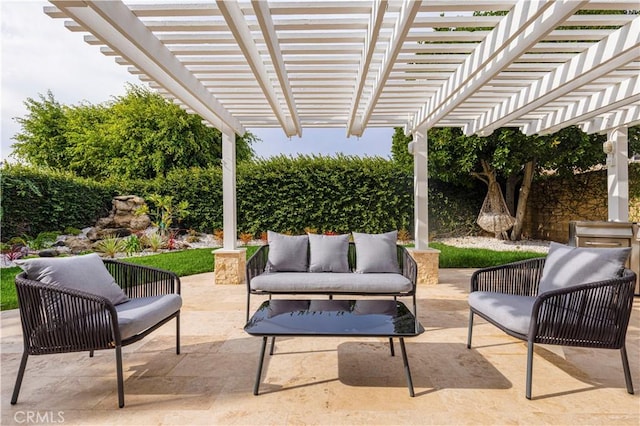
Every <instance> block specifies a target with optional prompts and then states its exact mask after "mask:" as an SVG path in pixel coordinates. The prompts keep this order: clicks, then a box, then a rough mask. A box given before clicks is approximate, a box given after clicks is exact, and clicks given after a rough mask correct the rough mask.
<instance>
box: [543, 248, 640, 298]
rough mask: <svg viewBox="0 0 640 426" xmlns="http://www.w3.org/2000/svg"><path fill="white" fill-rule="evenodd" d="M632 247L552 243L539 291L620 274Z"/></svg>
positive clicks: (601, 279) (606, 278)
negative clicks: (591, 246) (593, 246)
mask: <svg viewBox="0 0 640 426" xmlns="http://www.w3.org/2000/svg"><path fill="white" fill-rule="evenodd" d="M630 253H631V248H585V247H570V246H566V245H563V244H558V243H551V245H550V246H549V254H548V255H547V258H546V260H545V262H544V269H543V270H542V277H541V278H540V286H539V293H544V292H547V291H551V290H556V289H560V288H566V287H569V286H574V285H579V284H586V283H590V282H596V281H603V280H608V279H611V278H615V277H618V276H620V272H621V271H622V269H623V268H624V264H625V262H626V261H627V258H628V257H629V254H630Z"/></svg>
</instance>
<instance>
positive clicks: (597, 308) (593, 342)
mask: <svg viewBox="0 0 640 426" xmlns="http://www.w3.org/2000/svg"><path fill="white" fill-rule="evenodd" d="M544 262H545V258H538V259H531V260H524V261H520V262H514V263H511V264H507V265H503V266H497V267H490V268H484V269H479V270H477V271H475V272H474V273H473V275H472V276H471V292H474V291H488V292H499V293H503V294H512V295H520V296H532V297H536V300H535V303H534V305H533V310H532V313H531V323H530V328H529V333H528V334H521V333H518V332H514V331H513V330H509V329H508V328H506V327H505V326H504V325H502V324H500V323H498V322H496V321H494V320H493V319H491V318H488V317H487V316H486V315H483V314H482V313H481V312H478V311H476V310H474V309H473V308H471V309H470V314H469V333H468V339H467V347H468V348H469V349H470V348H471V337H472V332H473V318H474V315H479V316H480V317H482V318H483V319H485V320H486V321H488V322H489V323H491V324H493V325H495V326H496V327H498V328H499V329H501V330H502V331H504V332H505V333H507V334H508V335H510V336H513V337H515V338H518V339H521V340H524V341H526V342H527V379H526V397H527V399H531V382H532V369H533V352H534V344H535V343H542V344H548V345H563V346H577V347H583V348H600V349H618V350H620V354H621V357H622V367H623V369H624V377H625V381H626V385H627V392H628V393H630V394H633V384H632V381H631V372H630V370H629V360H628V358H627V351H626V348H625V339H626V333H627V327H628V325H629V318H630V316H631V309H632V306H633V292H634V287H635V282H636V275H635V273H634V272H633V271H631V270H630V269H625V270H624V271H623V273H622V275H621V276H620V277H619V278H615V279H611V280H606V281H599V282H592V283H588V284H582V285H576V286H572V287H568V288H563V289H560V290H553V291H549V292H545V293H543V294H538V285H539V283H540V278H541V276H542V270H543V267H544Z"/></svg>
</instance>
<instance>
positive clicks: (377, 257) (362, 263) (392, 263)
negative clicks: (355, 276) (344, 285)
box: [353, 231, 400, 274]
mask: <svg viewBox="0 0 640 426" xmlns="http://www.w3.org/2000/svg"><path fill="white" fill-rule="evenodd" d="M353 241H354V242H355V244H356V272H358V273H361V274H366V273H371V272H376V273H379V272H389V273H394V274H398V273H400V266H399V265H398V249H397V247H396V244H397V242H398V231H391V232H387V233H384V234H362V233H360V232H354V233H353Z"/></svg>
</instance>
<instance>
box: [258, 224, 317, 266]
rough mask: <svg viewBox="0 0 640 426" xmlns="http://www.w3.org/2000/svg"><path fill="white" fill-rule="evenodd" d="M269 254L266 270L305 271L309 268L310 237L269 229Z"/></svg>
mask: <svg viewBox="0 0 640 426" xmlns="http://www.w3.org/2000/svg"><path fill="white" fill-rule="evenodd" d="M267 241H268V242H269V255H268V257H267V266H266V268H265V270H266V271H292V272H304V271H306V270H307V258H308V253H309V237H307V236H306V235H295V236H294V235H284V234H279V233H277V232H273V231H267Z"/></svg>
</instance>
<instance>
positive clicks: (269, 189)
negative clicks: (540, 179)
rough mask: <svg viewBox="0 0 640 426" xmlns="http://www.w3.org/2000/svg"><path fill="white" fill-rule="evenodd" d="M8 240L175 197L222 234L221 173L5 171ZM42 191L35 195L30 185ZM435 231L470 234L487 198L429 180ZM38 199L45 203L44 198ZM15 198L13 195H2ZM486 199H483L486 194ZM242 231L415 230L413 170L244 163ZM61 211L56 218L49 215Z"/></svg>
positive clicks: (201, 227)
mask: <svg viewBox="0 0 640 426" xmlns="http://www.w3.org/2000/svg"><path fill="white" fill-rule="evenodd" d="M2 177H3V179H2V190H3V201H2V204H3V208H4V210H5V212H4V213H5V215H4V218H3V219H4V220H3V224H2V227H3V229H2V238H3V240H6V239H8V238H10V237H11V236H14V235H20V234H21V233H28V234H30V235H37V234H38V233H39V232H42V231H50V230H61V229H64V228H66V227H67V226H73V227H76V228H82V227H85V226H91V225H93V224H94V223H95V221H96V220H97V219H98V218H99V217H102V216H105V215H106V214H107V213H108V211H109V209H110V208H111V198H112V196H114V195H119V194H120V195H123V194H136V195H140V196H142V197H146V196H148V195H149V194H153V193H158V194H161V195H172V196H173V197H174V201H175V202H179V201H182V200H186V201H188V202H189V205H190V207H189V211H190V214H189V216H188V217H187V218H186V219H185V220H184V221H183V222H182V223H181V224H180V226H181V227H183V228H192V229H196V230H198V231H201V232H212V231H213V230H215V229H222V227H223V226H222V171H221V169H220V168H219V167H211V168H206V169H201V168H193V169H187V170H174V171H172V172H171V173H169V174H168V175H167V176H166V177H163V178H158V179H155V180H121V179H111V180H109V181H107V182H101V183H96V182H92V181H88V180H85V179H78V178H73V177H71V176H69V175H66V174H61V173H54V172H44V171H37V170H33V169H27V168H23V167H6V168H5V169H4V170H3V171H2ZM32 185H33V186H34V187H36V188H37V191H32V190H31V189H30V188H31V186H32ZM429 185H430V195H429V222H430V228H431V230H432V234H436V235H459V234H469V233H471V232H473V231H474V230H475V229H476V228H475V225H474V221H475V217H476V215H477V212H478V210H479V208H480V205H481V203H482V195H483V194H484V192H483V191H478V190H474V189H471V190H469V189H466V188H465V189H461V188H453V187H451V186H449V185H445V184H442V183H439V182H437V181H433V180H432V181H430V183H429ZM38 192H41V193H42V194H41V196H40V195H39V194H38ZM7 193H10V196H9V197H7V196H5V195H6V194H7ZM479 194H480V195H479ZM237 208H238V231H239V232H250V233H253V234H254V235H256V236H259V233H260V232H262V231H266V230H268V229H272V230H276V231H281V232H285V231H291V232H294V233H301V232H304V230H305V228H315V229H316V230H317V231H319V232H324V231H334V232H348V231H361V232H384V231H388V230H392V229H402V228H406V229H408V230H412V228H413V173H412V171H407V170H406V169H403V168H401V167H398V166H397V164H396V163H394V162H393V161H390V160H386V159H383V158H380V157H365V158H360V157H347V156H339V157H337V158H335V157H309V156H301V157H297V158H291V157H284V156H281V157H275V158H271V159H266V160H258V161H254V162H250V163H243V164H241V165H240V166H239V167H238V173H237ZM50 211H55V212H57V213H58V214H51V213H50Z"/></svg>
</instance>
